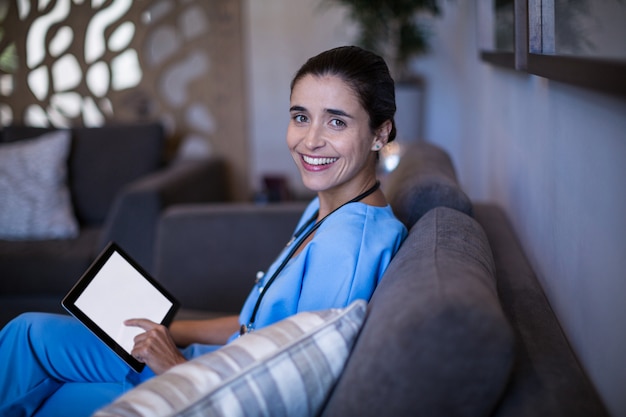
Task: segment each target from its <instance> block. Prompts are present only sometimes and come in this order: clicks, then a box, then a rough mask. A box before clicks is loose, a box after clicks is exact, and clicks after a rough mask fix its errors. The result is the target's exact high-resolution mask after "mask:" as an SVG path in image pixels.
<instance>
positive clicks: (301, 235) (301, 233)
mask: <svg viewBox="0 0 626 417" xmlns="http://www.w3.org/2000/svg"><path fill="white" fill-rule="evenodd" d="M379 187H380V182H379V181H376V184H374V185H373V186H372V187H370V188H369V189H367V190H366V191H364V192H363V193H361V194H359V195H358V196H356V197H354V198H353V199H352V200H350V201H348V202H345V203H343V204H342V205H340V206H339V207H337V208H336V209H334V210H333V211H331V212H330V213H328V214H327V215H326V216H324V218H322V219H321V220H319V221H318V222H317V223H315V220H316V219H317V216H318V215H319V210H317V211H315V213H313V215H312V216H311V218H310V219H308V220H307V221H306V222H305V223H304V224H303V225H302V226H301V227H300V228H298V230H297V231H296V233H295V234H294V235H293V237H292V238H291V239H290V240H289V242H287V245H286V247H290V246H291V250H290V251H289V253H288V254H287V256H285V258H284V259H283V261H282V262H281V263H280V265H279V266H278V268H276V271H275V272H274V273H273V274H272V276H271V277H270V279H269V280H267V283H266V284H265V285H264V286H263V287H262V288H261V289H260V291H261V293H260V294H259V298H258V299H257V300H256V304H255V305H254V309H253V310H252V314H251V315H250V321H248V324H247V325H246V324H242V325H241V329H240V330H239V335H240V336H243V335H244V334H246V333H249V332H251V331H253V330H254V322H255V320H256V315H257V312H258V311H259V307H260V305H261V301H262V300H263V297H264V296H265V293H267V290H268V289H269V287H270V286H271V285H272V283H273V282H274V281H275V280H276V277H278V275H279V274H280V272H281V271H282V270H283V269H284V268H285V266H287V263H288V262H289V260H290V259H291V257H292V256H293V255H294V253H296V251H297V250H298V248H299V247H300V246H302V244H303V243H304V242H305V241H306V240H307V238H308V237H309V236H311V235H312V234H313V233H314V232H315V231H316V230H317V229H319V227H320V226H321V225H322V223H324V220H326V219H327V218H328V216H330V215H331V214H333V213H334V212H336V211H337V210H339V209H340V208H342V207H343V206H345V205H346V204H350V203H355V202H357V201H361V200H363V199H364V198H365V197H367V196H368V195H370V194H372V193H373V192H375V191H376V190H378V188H379ZM313 223H315V224H313ZM311 224H313V227H311V228H310V229H308V228H309V227H310V226H311ZM307 229H308V230H307ZM305 230H306V233H305ZM294 242H295V244H294ZM262 278H263V273H262V272H261V273H258V274H257V279H256V283H257V284H258V282H259V281H260V280H261V279H262Z"/></svg>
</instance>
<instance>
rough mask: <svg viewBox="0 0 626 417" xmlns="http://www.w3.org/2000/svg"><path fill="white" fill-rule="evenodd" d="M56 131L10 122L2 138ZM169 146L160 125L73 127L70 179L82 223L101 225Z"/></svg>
mask: <svg viewBox="0 0 626 417" xmlns="http://www.w3.org/2000/svg"><path fill="white" fill-rule="evenodd" d="M51 130H53V129H51V128H36V127H25V126H8V127H6V128H5V129H4V133H3V139H2V140H3V141H7V142H10V141H14V140H21V139H28V138H34V137H37V136H39V135H41V134H43V133H46V132H49V131H51ZM164 146H165V135H164V132H163V128H162V126H161V125H160V124H156V123H152V124H133V125H109V126H102V127H94V128H90V127H79V128H73V129H72V150H71V152H70V156H69V161H68V177H69V188H70V193H71V195H72V203H73V206H74V212H75V214H76V217H77V219H78V221H79V222H80V223H81V224H83V225H100V224H102V223H103V222H104V220H105V217H106V215H107V213H108V211H109V209H110V207H111V204H112V203H113V200H114V198H115V195H116V194H117V193H118V192H119V191H120V189H121V188H122V187H123V186H124V185H126V184H128V183H129V182H131V181H133V180H135V179H138V178H140V177H142V176H144V175H146V174H148V173H150V172H153V171H155V170H157V169H158V168H159V167H161V166H162V164H163V154H164Z"/></svg>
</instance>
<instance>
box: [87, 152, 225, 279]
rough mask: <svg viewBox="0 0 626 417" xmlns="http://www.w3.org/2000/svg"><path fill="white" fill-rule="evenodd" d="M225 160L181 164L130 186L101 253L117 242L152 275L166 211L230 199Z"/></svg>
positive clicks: (116, 206) (108, 224)
mask: <svg viewBox="0 0 626 417" xmlns="http://www.w3.org/2000/svg"><path fill="white" fill-rule="evenodd" d="M226 176H227V170H226V164H225V162H224V161H223V160H221V159H217V158H215V159H210V160H202V161H184V162H182V161H181V162H178V163H175V164H172V165H170V166H168V167H167V168H164V169H162V170H159V171H156V172H154V173H152V174H150V175H147V176H145V177H142V178H140V179H139V180H137V181H134V182H132V183H130V184H128V185H126V186H125V187H124V188H123V189H122V190H121V191H120V193H119V194H118V195H117V196H116V198H115V201H114V202H113V205H112V207H111V209H110V211H109V213H108V215H107V219H106V221H105V224H104V228H103V231H102V234H101V237H100V244H99V246H100V249H102V248H103V247H104V246H105V245H106V244H107V243H108V242H109V241H115V242H117V243H118V244H119V245H120V246H121V247H122V248H124V249H125V250H126V251H127V252H128V253H129V254H130V255H131V256H132V257H133V258H135V260H136V261H137V262H138V263H139V264H140V265H142V266H143V267H144V268H145V269H147V270H148V271H151V269H152V263H153V260H152V257H153V253H154V241H155V237H156V227H157V224H158V220H159V217H160V215H161V212H162V210H164V209H165V208H167V207H168V206H171V205H174V204H181V203H201V202H213V201H225V200H227V199H228V184H227V178H226Z"/></svg>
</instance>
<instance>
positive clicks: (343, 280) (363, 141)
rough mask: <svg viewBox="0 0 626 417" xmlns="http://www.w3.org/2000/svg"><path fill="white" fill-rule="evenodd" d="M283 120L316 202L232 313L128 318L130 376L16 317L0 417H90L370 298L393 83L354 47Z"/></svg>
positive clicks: (382, 251)
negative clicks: (137, 364) (185, 370)
mask: <svg viewBox="0 0 626 417" xmlns="http://www.w3.org/2000/svg"><path fill="white" fill-rule="evenodd" d="M289 111H290V115H291V119H290V122H289V126H288V129H287V145H288V147H289V150H290V151H291V155H292V156H293V159H294V161H295V163H296V165H297V167H298V169H299V171H300V175H301V176H302V181H303V182H304V185H305V186H306V187H307V188H309V189H311V190H313V191H315V192H316V193H317V197H316V198H315V199H314V200H313V201H312V202H311V203H310V204H309V206H308V207H307V209H306V210H305V212H304V214H303V216H302V219H301V220H300V222H299V224H298V226H297V228H296V233H295V234H294V237H293V239H292V241H291V242H290V243H289V244H288V245H287V247H286V248H285V249H284V250H283V252H282V253H281V254H280V255H279V257H278V258H277V260H276V261H275V262H274V264H273V265H271V266H270V268H269V269H268V271H267V273H266V274H265V276H263V277H262V278H261V279H260V280H259V282H258V284H257V286H258V288H256V287H255V288H254V289H253V290H252V291H251V293H250V295H249V297H248V299H247V300H246V302H245V304H244V306H243V308H242V310H241V314H240V315H239V316H238V317H237V316H233V317H225V318H221V319H217V320H206V321H175V322H174V323H172V325H171V326H170V328H169V329H167V328H165V327H164V326H160V325H157V324H156V323H153V322H151V321H149V320H145V319H132V320H128V321H127V322H126V324H127V325H128V326H137V327H141V328H143V329H144V330H145V332H144V333H142V334H140V335H139V336H137V337H136V339H135V346H134V349H133V352H132V354H133V356H135V357H136V358H137V359H139V360H140V361H142V362H145V363H146V364H147V367H146V369H145V370H144V372H142V373H141V374H135V373H134V372H133V371H129V368H128V367H127V366H126V365H125V364H124V363H123V362H121V361H120V360H119V359H118V358H117V357H116V356H115V355H114V354H113V353H112V352H110V351H109V350H108V348H106V347H105V346H104V345H103V344H102V343H101V342H100V341H99V340H97V339H95V337H94V336H92V335H91V334H90V333H89V332H88V331H87V330H86V329H85V328H84V327H83V326H82V325H81V324H80V323H78V322H77V321H75V320H74V319H72V318H71V317H66V316H55V315H49V314H45V315H44V314H37V313H31V314H26V315H22V316H20V317H18V318H17V319H15V320H13V321H12V322H11V323H10V324H8V325H7V326H6V327H5V329H3V330H2V332H0V363H1V365H0V415H3V416H13V415H32V414H35V413H36V414H37V415H40V416H41V415H53V414H54V413H59V412H63V414H64V415H69V414H70V413H69V411H68V403H67V402H66V401H65V399H66V398H69V399H71V400H72V407H74V408H75V411H72V413H73V414H74V415H78V414H90V413H91V412H93V411H94V410H95V409H97V408H98V407H100V406H102V405H104V404H106V403H108V402H110V401H111V400H113V398H114V397H116V396H117V395H119V394H121V393H122V392H123V391H125V390H128V389H130V388H132V387H133V386H135V385H136V384H138V383H140V382H142V381H145V380H146V379H148V378H150V377H152V376H153V375H154V374H160V373H162V372H164V371H166V370H167V369H169V368H171V367H172V366H174V365H177V364H179V363H182V362H184V361H186V360H189V359H191V358H193V357H196V356H198V355H200V354H203V353H206V352H209V351H211V350H214V349H216V348H217V346H219V345H223V344H224V343H227V342H228V341H229V340H231V339H232V338H234V337H237V336H239V335H240V334H245V333H246V332H248V331H253V330H254V329H255V328H261V327H264V326H267V325H270V324H272V323H275V322H277V321H279V320H281V319H283V318H286V317H288V316H290V315H293V314H296V313H298V312H300V311H307V310H321V309H326V308H338V307H344V306H347V305H348V304H350V303H351V302H352V301H354V300H356V299H366V300H369V299H370V297H371V295H372V293H373V291H374V288H375V287H376V285H377V284H378V281H379V280H380V278H381V277H382V274H383V272H384V271H385V269H386V267H387V265H388V264H389V262H390V260H391V258H392V257H393V255H394V254H395V252H396V251H397V249H398V248H399V246H400V244H401V242H402V240H403V239H404V238H405V236H406V229H405V228H404V226H402V224H401V223H400V222H399V221H398V220H397V219H395V217H394V216H393V213H392V211H391V209H390V207H389V205H388V204H387V202H386V200H385V196H384V195H383V193H382V192H381V190H380V189H379V188H378V182H377V180H376V161H377V159H378V151H379V150H380V149H381V148H382V147H383V146H385V145H386V144H387V143H388V142H390V141H392V140H393V139H394V138H395V125H394V113H395V97H394V83H393V80H392V79H391V77H390V76H389V71H388V69H387V66H386V64H385V63H384V61H383V60H382V59H381V58H380V57H378V56H377V55H375V54H372V53H370V52H367V51H364V50H362V49H360V48H357V47H341V48H336V49H332V50H330V51H326V52H323V53H322V54H320V55H318V56H316V57H313V58H311V59H309V60H308V61H307V62H306V63H305V64H304V65H303V66H302V68H300V70H299V71H298V73H297V74H296V76H295V77H294V79H293V81H292V84H291V103H290V110H289ZM240 329H241V330H240ZM244 337H245V336H244ZM216 345H217V346H216ZM178 346H186V348H184V349H182V350H181V349H179V348H178Z"/></svg>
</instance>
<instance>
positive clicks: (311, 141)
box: [304, 123, 326, 150]
mask: <svg viewBox="0 0 626 417" xmlns="http://www.w3.org/2000/svg"><path fill="white" fill-rule="evenodd" d="M325 143H326V142H325V140H324V137H323V135H322V132H321V128H320V126H318V125H317V124H316V123H313V124H311V125H310V126H309V128H308V129H307V131H306V136H305V137H304V145H305V146H306V147H307V149H310V150H315V149H318V148H321V147H322V146H324V144H325Z"/></svg>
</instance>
